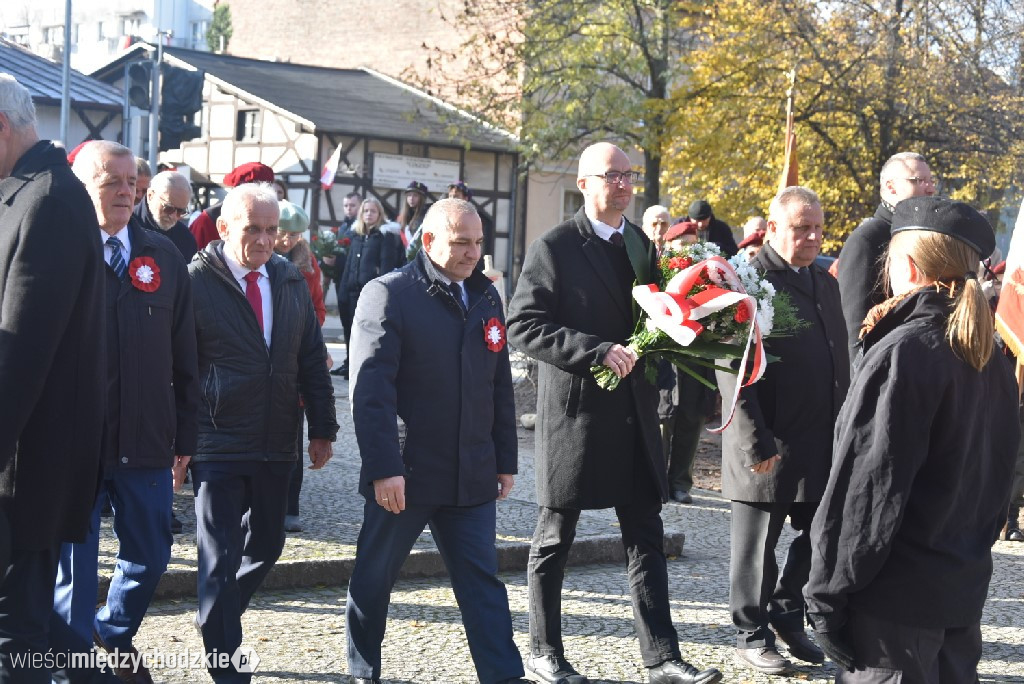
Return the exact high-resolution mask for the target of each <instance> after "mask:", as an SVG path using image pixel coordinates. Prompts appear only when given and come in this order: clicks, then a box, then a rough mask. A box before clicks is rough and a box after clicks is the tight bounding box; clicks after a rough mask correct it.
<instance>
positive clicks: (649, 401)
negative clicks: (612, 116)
mask: <svg viewBox="0 0 1024 684" xmlns="http://www.w3.org/2000/svg"><path fill="white" fill-rule="evenodd" d="M636 180H637V178H636V174H635V173H634V171H633V170H632V167H631V164H630V161H629V157H627V156H626V154H625V153H624V152H623V151H622V150H620V149H619V148H618V147H616V146H615V145H612V144H610V143H596V144H594V145H591V146H590V147H588V148H587V149H586V150H584V151H583V153H582V154H581V155H580V162H579V172H578V175H577V181H576V183H577V186H578V187H579V189H580V190H581V191H582V192H583V197H584V207H583V209H581V210H580V211H579V212H578V213H577V214H576V216H574V217H573V218H572V219H570V220H569V221H566V222H565V223H562V224H560V225H558V226H556V227H555V228H553V229H552V230H550V231H548V232H547V233H545V234H544V235H542V236H541V237H540V238H538V239H537V240H535V241H534V242H533V244H531V245H530V248H529V250H528V251H527V254H526V263H525V264H524V267H523V273H522V275H521V276H520V277H519V284H518V286H517V288H516V292H515V295H514V296H513V297H512V302H511V303H510V305H509V340H510V341H511V343H512V344H513V345H514V346H515V347H516V348H518V349H521V350H523V351H524V352H526V353H527V354H529V355H530V356H532V357H533V358H535V359H537V360H538V361H540V382H539V386H538V391H539V396H538V399H537V413H538V415H537V450H536V469H537V476H536V477H537V502H538V503H539V504H540V511H539V515H538V520H537V528H536V531H535V532H534V536H533V544H532V546H531V548H530V561H529V568H528V570H527V576H528V579H529V595H530V659H529V660H528V661H527V668H528V669H529V670H530V671H532V672H533V674H534V675H535V676H537V677H538V678H540V679H541V680H542V681H545V682H552V683H554V682H562V684H565V682H568V683H569V684H580V683H585V682H587V681H588V680H587V678H586V677H584V676H583V675H581V674H579V673H578V672H577V671H576V670H575V668H573V666H572V665H571V664H570V663H569V662H568V660H566V658H565V654H564V650H563V646H562V633H561V593H562V580H563V575H564V569H565V563H566V560H567V558H568V555H569V549H570V547H571V546H572V542H573V538H574V536H575V532H576V523H577V521H578V520H579V516H580V511H581V510H582V509H594V508H611V507H614V508H615V512H616V515H617V516H618V519H619V523H620V527H621V531H622V542H623V544H624V545H625V547H626V552H627V554H628V556H629V567H628V572H629V579H630V593H631V598H632V601H633V611H634V615H635V617H636V622H637V625H636V631H637V636H638V637H639V639H640V650H641V653H642V656H643V662H644V665H645V666H646V667H647V668H648V676H649V678H650V681H651V682H655V683H656V684H661V683H664V684H681V683H700V684H707V683H709V682H716V681H718V680H719V679H721V673H719V672H718V670H714V669H710V670H705V671H703V672H701V671H698V670H697V669H696V668H694V667H693V666H692V665H689V664H687V663H685V662H683V661H682V660H681V656H680V652H679V640H678V636H677V634H676V630H675V627H674V626H673V625H672V615H671V611H670V609H669V598H668V570H667V565H666V560H665V553H664V548H663V543H664V528H663V525H662V521H661V505H662V502H664V501H665V500H666V499H667V497H668V483H667V481H666V475H665V460H664V457H663V456H662V450H661V440H660V437H659V434H658V416H657V406H658V391H657V388H656V387H655V386H654V385H652V384H650V383H648V382H647V381H646V379H645V378H644V373H643V372H642V370H643V369H642V368H635V366H636V362H637V359H636V356H635V354H634V353H633V352H632V351H630V350H629V349H627V348H626V347H624V346H623V345H624V344H625V342H626V338H627V337H629V335H630V333H631V332H632V331H633V326H634V320H633V307H632V305H631V297H630V291H631V288H632V285H633V283H634V281H638V282H640V283H649V282H652V280H651V278H652V277H653V275H654V273H655V264H654V250H653V249H652V248H651V244H650V241H649V240H648V239H647V237H646V236H645V235H644V234H643V233H642V232H641V231H640V229H639V228H637V227H636V226H634V225H633V224H632V223H629V222H628V221H626V220H625V218H624V217H623V212H625V210H626V208H627V207H628V206H629V203H630V200H632V198H633V184H634V182H635V181H636ZM601 364H604V365H605V366H607V367H609V368H610V369H612V370H613V371H614V372H615V373H616V375H617V376H619V377H620V378H623V382H621V383H620V384H619V385H618V387H617V388H616V389H615V390H613V391H610V392H609V391H605V390H603V389H601V388H600V387H599V386H598V385H597V383H596V382H595V380H594V377H593V375H592V373H591V367H592V366H598V365H601ZM631 371H632V372H631Z"/></svg>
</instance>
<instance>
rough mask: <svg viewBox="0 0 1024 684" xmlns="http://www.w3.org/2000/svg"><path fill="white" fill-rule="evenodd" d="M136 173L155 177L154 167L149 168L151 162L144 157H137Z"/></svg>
mask: <svg viewBox="0 0 1024 684" xmlns="http://www.w3.org/2000/svg"><path fill="white" fill-rule="evenodd" d="M135 175H137V176H146V177H147V178H152V177H153V169H151V168H149V162H148V161H146V160H145V159H143V158H142V157H136V158H135Z"/></svg>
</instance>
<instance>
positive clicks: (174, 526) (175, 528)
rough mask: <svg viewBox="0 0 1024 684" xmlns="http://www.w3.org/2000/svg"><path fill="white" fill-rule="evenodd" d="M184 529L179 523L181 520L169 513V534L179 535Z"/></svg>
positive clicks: (172, 512)
mask: <svg viewBox="0 0 1024 684" xmlns="http://www.w3.org/2000/svg"><path fill="white" fill-rule="evenodd" d="M183 529H185V526H184V525H183V524H182V523H181V520H180V519H179V518H178V516H176V515H175V514H174V511H171V534H181V531H182V530H183Z"/></svg>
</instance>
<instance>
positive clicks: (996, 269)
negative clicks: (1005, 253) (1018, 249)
mask: <svg viewBox="0 0 1024 684" xmlns="http://www.w3.org/2000/svg"><path fill="white" fill-rule="evenodd" d="M992 273H994V274H995V275H1003V274H1004V273H1006V262H1005V261H1000V262H999V263H998V264H996V265H995V266H993V267H992Z"/></svg>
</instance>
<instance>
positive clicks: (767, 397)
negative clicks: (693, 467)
mask: <svg viewBox="0 0 1024 684" xmlns="http://www.w3.org/2000/svg"><path fill="white" fill-rule="evenodd" d="M751 264H752V265H753V266H754V267H755V268H757V270H758V272H761V273H764V276H765V278H766V279H767V280H768V281H769V282H770V283H771V284H772V285H774V286H775V291H776V292H780V293H782V292H785V293H787V294H788V295H789V299H790V302H791V303H792V304H793V306H794V308H795V309H796V313H797V316H798V317H799V318H800V319H801V320H803V321H806V322H807V323H809V324H810V325H809V326H808V327H805V328H803V329H802V330H800V331H799V332H798V333H797V334H795V335H791V336H785V337H774V338H772V337H769V338H768V339H766V340H765V345H764V346H765V351H766V352H768V353H769V354H772V355H774V356H777V357H779V360H778V361H775V362H772V363H769V364H768V367H767V369H766V370H765V373H764V376H763V377H762V378H761V379H760V380H759V381H758V382H756V383H754V384H753V385H751V386H750V387H744V388H743V389H742V390H741V391H740V398H739V401H738V402H737V404H736V414H735V415H734V416H733V419H732V423H731V424H730V425H729V427H727V428H726V429H725V433H724V434H723V436H722V495H723V496H726V497H728V498H729V499H731V500H733V501H753V502H773V501H774V502H794V501H818V500H820V499H821V495H822V494H823V493H824V491H825V482H826V481H827V480H828V472H829V467H830V465H831V463H832V427H833V426H834V425H835V420H836V416H837V415H838V414H839V408H840V406H842V403H843V400H844V399H845V398H846V390H847V388H848V387H849V386H850V358H849V350H848V348H847V346H846V327H845V326H844V324H843V315H842V310H841V309H840V304H839V285H838V284H837V283H836V280H835V278H833V277H832V276H830V275H829V274H828V272H827V271H826V270H825V269H823V268H821V267H820V266H818V265H817V264H812V265H811V266H809V267H808V269H809V270H810V272H811V279H812V281H813V287H814V291H813V292H810V291H808V290H807V289H806V285H805V284H804V282H803V281H802V279H801V277H800V275H799V274H797V273H795V272H794V271H793V269H791V268H790V267H789V265H788V264H787V263H786V262H785V261H784V260H783V259H782V257H780V256H779V254H778V253H777V252H776V251H775V250H774V249H773V248H772V246H771V244H766V245H765V246H764V247H762V248H761V251H760V252H758V253H757V255H756V256H755V257H754V258H753V260H752V261H751ZM717 376H718V384H719V388H720V389H721V391H722V397H723V401H724V402H725V403H726V404H728V402H729V400H730V398H731V397H732V396H733V392H734V388H735V387H736V376H735V375H732V374H731V373H726V372H723V371H718V372H717ZM775 454H779V455H780V456H781V459H780V460H779V461H778V462H777V463H776V464H775V466H774V467H773V468H772V470H771V472H769V473H757V474H755V473H752V472H750V466H752V465H754V464H755V463H759V462H761V461H764V460H766V459H768V458H771V457H772V456H774V455H775Z"/></svg>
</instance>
